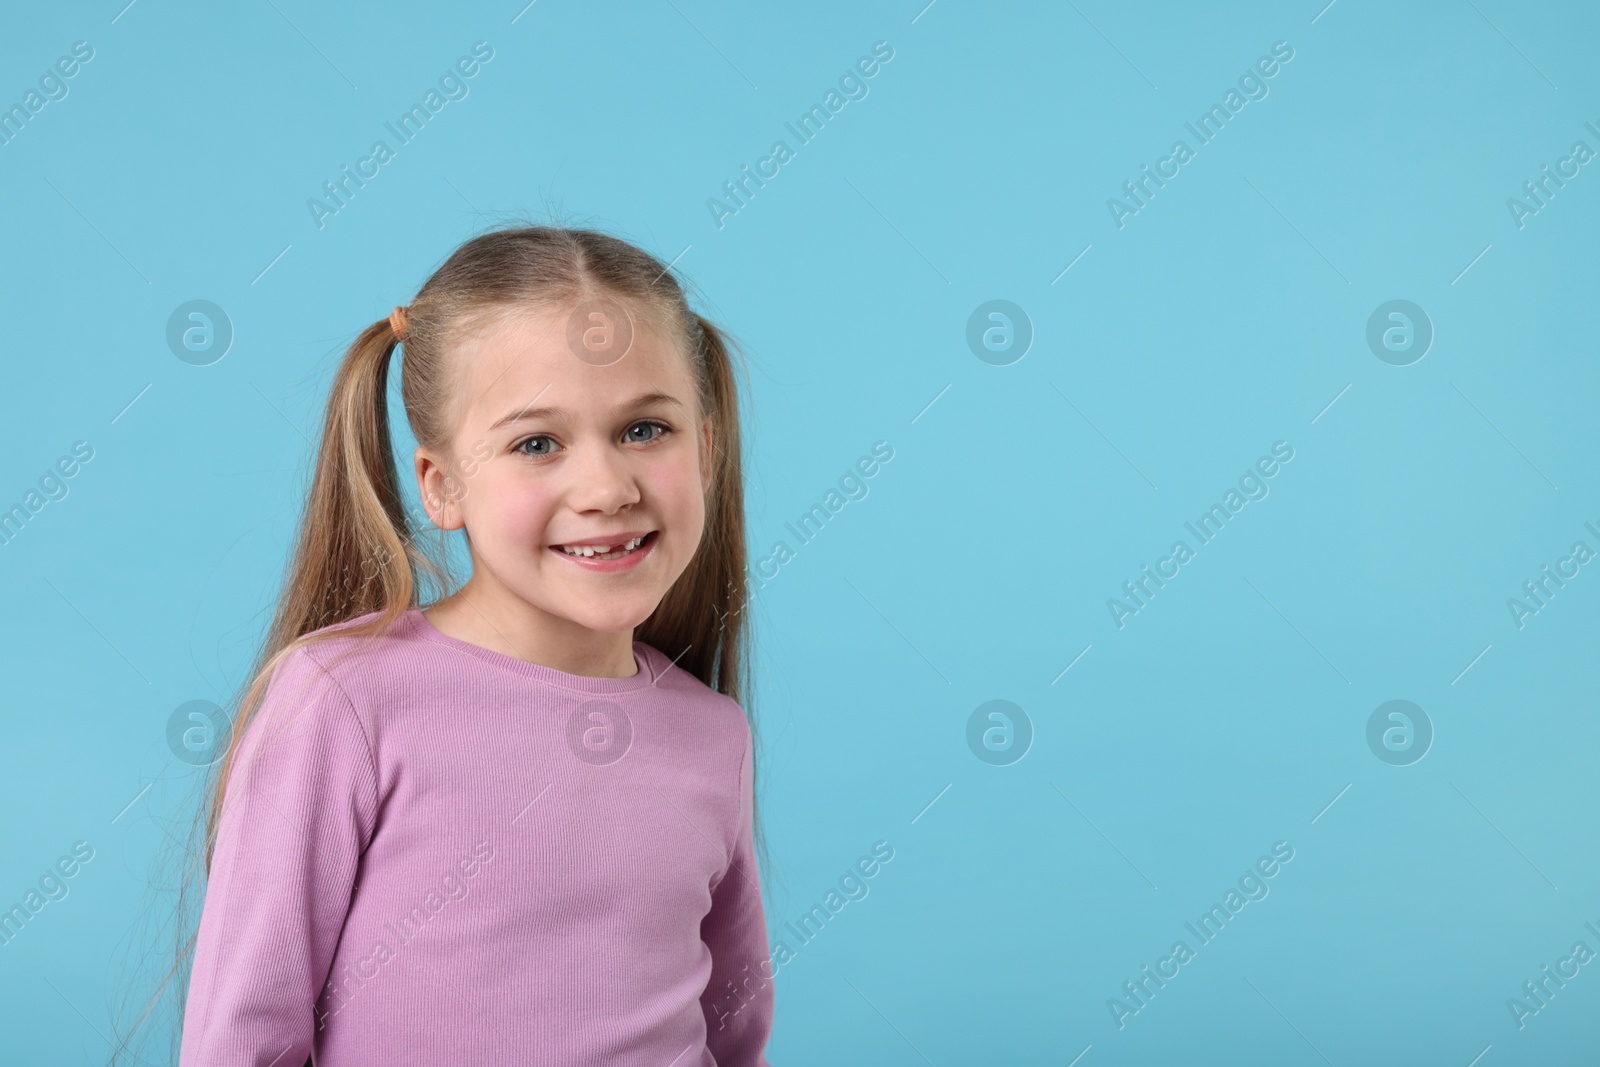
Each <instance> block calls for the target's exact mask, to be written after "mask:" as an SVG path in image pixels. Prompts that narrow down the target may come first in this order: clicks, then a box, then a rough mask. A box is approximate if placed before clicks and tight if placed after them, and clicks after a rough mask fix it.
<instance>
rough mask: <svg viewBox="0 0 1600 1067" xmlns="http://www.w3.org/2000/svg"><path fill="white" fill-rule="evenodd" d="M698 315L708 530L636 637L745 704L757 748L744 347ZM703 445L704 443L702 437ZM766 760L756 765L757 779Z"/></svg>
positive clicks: (765, 863) (761, 839)
mask: <svg viewBox="0 0 1600 1067" xmlns="http://www.w3.org/2000/svg"><path fill="white" fill-rule="evenodd" d="M691 315H693V322H694V329H693V333H695V334H696V335H697V343H698V348H697V352H696V354H695V359H696V362H697V364H698V365H699V368H700V374H699V378H700V381H701V383H702V395H701V403H702V405H703V407H704V413H705V414H708V415H710V416H711V419H712V445H713V451H712V454H711V479H710V484H709V485H708V486H707V491H706V528H705V533H704V535H703V536H702V537H701V539H700V549H699V551H697V552H696V553H695V555H694V558H693V559H692V560H690V561H689V566H688V567H687V568H685V569H684V572H683V574H682V575H680V576H679V577H678V580H677V582H676V583H674V584H673V586H672V588H671V589H670V590H668V591H667V595H666V596H664V597H663V598H662V599H661V603H660V604H659V605H657V607H656V610H655V611H654V612H653V613H652V614H651V616H650V617H649V618H648V619H646V620H645V621H644V622H643V623H642V624H641V625H640V626H639V627H638V629H637V631H636V632H635V634H634V636H635V638H636V639H637V640H640V641H643V642H644V643H645V644H648V645H652V646H654V647H655V648H657V649H660V650H661V651H662V652H664V653H666V655H667V658H668V659H670V660H672V661H673V662H674V668H673V669H675V670H678V669H681V670H684V671H687V672H688V673H689V674H692V675H694V676H695V677H697V678H699V679H700V680H701V681H702V682H704V683H706V684H707V685H709V686H710V687H711V688H713V689H715V690H716V691H717V692H719V693H723V694H726V695H727V696H730V697H732V698H733V699H734V700H736V701H738V702H739V706H740V707H741V708H742V709H743V710H744V712H745V719H746V721H747V722H748V723H749V726H750V734H751V748H752V751H757V752H758V750H759V744H758V735H757V730H756V722H757V718H756V715H755V709H754V708H753V707H752V706H751V703H750V700H751V697H750V693H749V692H748V691H747V687H746V682H747V680H748V679H749V677H750V662H749V660H750V620H749V613H748V611H747V608H748V607H749V602H750V601H749V597H750V588H749V581H748V577H747V573H748V572H747V569H746V567H747V559H748V551H747V549H746V540H747V538H746V532H745V518H744V475H743V471H744V468H743V464H742V449H741V442H740V434H739V392H738V379H737V376H736V375H735V372H734V361H733V359H732V356H731V353H733V352H736V351H738V349H737V347H736V346H734V345H733V344H732V343H731V338H729V337H728V335H727V334H725V333H724V332H723V331H722V330H720V329H719V328H718V327H717V326H716V325H715V324H714V323H712V322H711V321H710V320H709V319H706V318H704V317H702V316H700V315H698V314H694V313H692V312H691ZM697 443H698V442H697ZM759 767H760V758H759V755H758V756H757V759H756V763H755V765H754V766H752V767H751V778H752V781H758V780H759V774H758V771H759ZM760 806H761V805H760V800H759V799H757V800H756V802H755V805H754V807H753V809H752V812H751V819H752V837H753V838H754V840H755V846H756V857H757V858H756V862H757V864H758V865H759V866H760V868H761V869H762V870H771V869H772V866H771V858H770V856H769V855H768V851H767V842H766V834H765V833H764V832H763V830H762V826H761V818H760Z"/></svg>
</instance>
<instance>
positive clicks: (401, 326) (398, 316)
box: [389, 307, 411, 341]
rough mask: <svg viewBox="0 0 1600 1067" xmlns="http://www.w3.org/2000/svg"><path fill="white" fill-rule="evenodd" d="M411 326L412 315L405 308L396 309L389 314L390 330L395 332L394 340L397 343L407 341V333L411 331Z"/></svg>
mask: <svg viewBox="0 0 1600 1067" xmlns="http://www.w3.org/2000/svg"><path fill="white" fill-rule="evenodd" d="M410 326H411V319H410V315H409V314H408V313H407V311H406V309H405V308H403V307H396V308H395V309H394V310H393V311H391V312H389V329H391V330H393V331H394V339H395V340H396V341H404V340H405V339H406V333H407V332H408V331H409V329H410Z"/></svg>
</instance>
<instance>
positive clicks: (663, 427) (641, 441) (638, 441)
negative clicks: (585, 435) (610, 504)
mask: <svg viewBox="0 0 1600 1067" xmlns="http://www.w3.org/2000/svg"><path fill="white" fill-rule="evenodd" d="M643 428H652V429H654V430H655V431H656V432H655V433H653V434H651V435H650V436H649V437H636V436H634V431H635V430H639V429H643ZM671 432H672V427H670V426H668V425H667V424H666V423H664V422H660V421H658V420H656V419H641V420H640V421H638V422H636V423H634V424H633V425H632V426H630V427H628V431H627V433H626V434H624V435H623V436H624V440H625V441H626V442H627V443H628V444H635V445H648V444H651V443H653V442H655V441H659V440H660V439H661V438H662V436H663V435H665V434H669V433H671ZM536 442H543V443H544V448H543V450H535V449H529V448H526V447H525V446H527V445H531V444H534V443H536ZM556 447H557V446H556V443H555V439H554V438H553V437H551V436H550V435H549V434H547V433H537V434H534V435H533V436H532V437H526V438H523V439H522V440H521V441H518V442H517V443H516V444H515V445H512V446H511V450H512V451H513V452H517V453H519V454H521V455H524V456H529V457H531V458H534V459H543V458H544V457H546V456H551V455H554V454H555V452H554V450H555V448H556Z"/></svg>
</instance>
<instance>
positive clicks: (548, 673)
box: [405, 608, 657, 693]
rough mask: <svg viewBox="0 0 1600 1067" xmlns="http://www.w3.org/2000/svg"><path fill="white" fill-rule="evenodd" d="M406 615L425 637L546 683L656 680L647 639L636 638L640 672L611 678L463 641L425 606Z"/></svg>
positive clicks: (605, 689)
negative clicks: (573, 671)
mask: <svg viewBox="0 0 1600 1067" xmlns="http://www.w3.org/2000/svg"><path fill="white" fill-rule="evenodd" d="M405 618H407V619H408V620H409V621H410V624H411V629H412V632H413V633H414V634H415V635H416V636H418V637H420V638H422V639H423V640H425V641H431V642H433V643H434V644H436V645H443V646H445V647H446V648H453V649H455V650H456V651H458V652H465V653H466V654H467V655H469V656H473V657H475V658H477V659H480V660H482V661H483V662H485V663H488V664H492V665H493V666H496V667H500V668H502V669H504V670H508V671H511V672H512V673H513V674H519V675H521V676H522V677H524V678H531V679H533V680H534V681H538V682H543V683H545V684H546V685H553V686H558V687H560V688H562V689H573V690H577V691H578V692H582V693H631V692H634V691H636V690H639V689H647V688H650V687H651V686H653V685H655V683H656V677H657V674H656V663H655V659H654V656H653V652H654V649H652V648H651V646H649V645H647V644H645V643H644V642H643V641H635V642H633V660H634V662H635V663H636V664H638V667H639V672H638V673H637V674H633V675H629V676H628V677H626V678H607V677H601V676H597V675H591V674H570V673H568V672H567V671H561V670H557V669H556V668H554V667H547V666H545V665H544V664H542V663H533V662H530V661H529V660H525V659H518V658H517V657H516V656H508V655H506V654H504V653H502V652H496V651H495V650H494V649H492V648H484V647H483V646H482V645H475V644H473V643H472V642H471V641H463V640H461V639H460V638H459V637H451V636H450V635H449V634H447V633H444V632H443V631H442V630H440V629H438V628H437V627H436V626H434V625H433V623H431V622H429V621H428V617H427V616H426V615H424V614H423V613H422V609H421V608H409V609H407V611H406V613H405Z"/></svg>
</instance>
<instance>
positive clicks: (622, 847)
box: [180, 226, 773, 1067]
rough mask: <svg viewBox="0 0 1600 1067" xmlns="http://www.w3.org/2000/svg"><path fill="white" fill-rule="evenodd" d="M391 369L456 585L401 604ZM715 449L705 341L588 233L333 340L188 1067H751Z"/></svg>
mask: <svg viewBox="0 0 1600 1067" xmlns="http://www.w3.org/2000/svg"><path fill="white" fill-rule="evenodd" d="M397 345H398V346H400V347H401V351H402V363H401V375H402V376H401V386H402V393H403V396H404V402H405V410H406V417H407V419H408V420H409V422H410V425H411V429H412V431H413V432H414V434H415V435H416V439H417V441H418V443H419V447H418V448H417V450H416V455H415V472H416V479H417V485H418V488H419V490H420V495H421V499H422V503H423V506H424V507H425V508H426V510H427V517H428V519H429V520H430V522H431V524H432V525H433V526H435V527H437V528H439V529H440V530H441V531H448V530H458V529H459V530H462V531H463V532H464V535H465V538H466V543H467V546H468V549H469V551H470V554H471V559H472V574H471V577H470V579H469V580H468V581H467V582H466V583H465V584H464V585H463V586H462V587H461V588H460V589H459V590H457V591H455V592H454V593H453V594H452V595H449V596H446V597H444V598H443V599H441V600H438V601H437V602H434V603H431V604H429V605H428V606H427V607H426V608H421V607H420V606H419V593H418V590H419V586H420V585H421V584H422V582H421V579H423V578H424V577H428V578H430V579H431V580H432V581H434V582H436V583H437V585H438V588H439V589H440V590H446V589H448V588H449V581H448V577H447V576H448V566H447V565H446V564H445V563H444V562H443V560H442V557H441V558H440V559H435V558H434V556H435V555H437V554H438V553H437V552H435V553H429V552H424V551H423V550H422V547H421V546H420V545H419V543H417V542H416V541H414V540H413V533H412V532H411V523H410V520H409V517H408V515H407V512H406V510H405V508H404V506H403V504H402V500H401V491H400V479H399V475H398V472H397V469H396V467H395V462H394V458H393V456H392V454H391V451H390V444H389V424H388V418H387V415H386V404H385V399H386V395H387V390H386V382H387V375H388V364H389V357H390V355H391V353H393V351H394V350H395V348H396V346H397ZM739 457H740V451H739V416H738V408H737V396H736V391H735V383H734V376H733V370H732V365H731V363H730V359H729V355H728V348H727V347H726V346H725V344H724V340H723V337H722V335H721V334H720V333H719V332H718V330H717V329H716V328H715V327H714V326H713V325H712V324H711V323H709V322H707V321H706V320H705V319H703V318H700V317H699V316H698V315H697V314H696V313H695V312H693V311H691V310H690V309H689V306H688V303H687V301H686V299H685V296H684V293H683V290H682V289H681V288H680V286H679V284H678V282H677V280H676V279H675V278H674V276H673V274H672V273H671V271H670V270H669V269H668V268H667V267H666V266H665V265H663V264H662V263H661V262H659V261H658V260H657V259H655V258H654V257H653V256H651V255H649V254H647V253H645V252H643V251H641V250H639V249H638V248H635V247H633V246H632V245H630V244H627V243H626V242H623V241H620V240H618V239H616V238H613V237H609V236H606V235H604V234H601V233H595V232H590V231H585V230H569V229H558V228H550V227H539V226H532V227H526V228H519V229H510V230H502V231H499V232H494V233H489V234H486V235H484V236H480V237H477V238H474V239H472V240H470V241H468V242H467V243H466V244H464V245H462V246H461V248H459V249H458V250H457V251H456V252H455V253H454V254H453V255H452V256H451V257H450V258H449V260H448V261H446V262H445V263H444V265H443V266H442V267H440V268H439V270H438V271H437V272H435V273H434V275H433V276H432V277H431V278H429V279H428V281H427V283H426V284H425V285H423V287H422V289H421V291H420V292H418V293H417V295H416V298H415V299H414V300H412V302H411V303H410V305H409V306H407V307H398V308H396V309H395V312H394V314H393V315H392V316H390V317H389V318H387V319H384V320H382V321H379V322H377V323H374V324H373V325H372V326H370V327H368V328H367V329H366V330H365V331H363V332H362V334H361V336H360V337H358V338H357V339H356V341H355V343H354V344H353V345H351V347H350V349H349V351H348V352H347V353H346V354H345V356H344V360H343V364H342V365H341V366H340V368H339V371H338V375H337V377H336V379H335V381H334V385H333V393H332V397H331V398H330V400H329V403H328V411H327V418H326V421H325V424H324V431H323V439H322V445H321V452H320V455H319V456H318V460H317V466H316V473H315V476H314V479H313V482H312V486H311V497H310V501H309V503H308V505H307V508H306V512H305V518H304V524H303V528H302V531H301V534H300V539H299V544H298V548H297V551H296V554H295V557H294V561H293V564H292V567H291V569H290V572H289V576H288V581H287V583H286V586H285V590H284V593H283V596H282V599H281V601H280V603H279V605H278V610H277V614H276V617H275V619H274V622H273V625H272V629H271V631H270V634H269V636H268V639H267V642H266V648H265V650H264V652H263V654H262V657H261V665H260V669H259V670H258V672H257V673H256V675H255V679H254V682H253V683H252V685H251V686H250V688H249V690H248V692H247V693H246V695H245V699H244V701H243V709H242V710H241V713H240V715H239V716H238V721H237V723H236V728H235V730H234V732H233V739H232V743H231V745H230V747H229V749H228V751H227V754H226V756H225V757H224V758H223V759H222V760H221V761H220V763H219V765H218V771H219V773H218V777H217V783H216V789H215V792H214V794H213V796H212V798H211V801H212V802H211V805H210V810H209V814H208V820H207V824H206V836H207V850H208V851H207V856H208V859H207V871H208V880H207V888H206V897H205V907H204V910H203V912H202V914H201V917H200V923H199V927H198V930H197V933H196V937H195V940H194V956H193V967H192V971H191V974H190V978H189V989H188V994H187V1006H186V1010H185V1013H184V1020H183V1030H182V1046H181V1053H180V1063H181V1067H241V1065H245V1064H249V1065H253V1067H269V1065H272V1067H301V1065H303V1064H305V1063H307V1062H308V1057H311V1058H312V1059H313V1060H314V1061H315V1063H317V1064H320V1065H322V1067H352V1065H358V1064H359V1065H368V1064H382V1065H385V1067H390V1065H403V1064H426V1065H428V1067H437V1065H440V1064H456V1063H459V1064H506V1065H519V1064H528V1065H530V1067H532V1065H537V1067H543V1065H546V1064H551V1065H585V1067H590V1065H606V1067H624V1065H634V1064H637V1065H640V1067H646V1065H648V1067H713V1065H721V1067H750V1065H757V1067H764V1065H766V1063H767V1060H766V1057H765V1054H764V1048H765V1046H766V1042H767V1036H768V1031H769V1029H770V1027H771V1022H772V1012H773V989H772V984H771V982H770V978H771V977H772V973H773V972H772V970H771V961H770V955H769V952H768V945H767V936H766V923H765V917H764V913H763V909H762V901H761V882H760V866H761V865H758V863H757V861H756V852H755V840H756V834H755V829H754V828H755V814H756V813H755V803H754V775H755V768H754V762H753V756H754V750H753V746H752V735H751V730H750V726H749V724H748V722H747V720H746V717H745V713H744V711H743V709H742V704H743V697H742V690H743V677H744V673H745V666H744V662H743V661H744V660H745V659H746V658H747V647H748V643H747V627H746V626H745V621H744V612H743V609H744V606H745V602H746V600H745V598H746V586H745V534H744V519H743V494H742V492H741V488H742V481H741V471H740V458H739ZM439 536H440V537H441V538H442V537H443V536H444V535H443V534H442V533H441V534H440V535H439ZM263 687H264V693H263V692H261V690H262V689H263ZM258 693H259V694H260V700H259V706H258V707H256V708H255V711H254V713H253V714H252V713H251V712H250V711H249V709H251V708H252V706H254V705H256V704H257V701H256V697H257V695H258Z"/></svg>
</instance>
